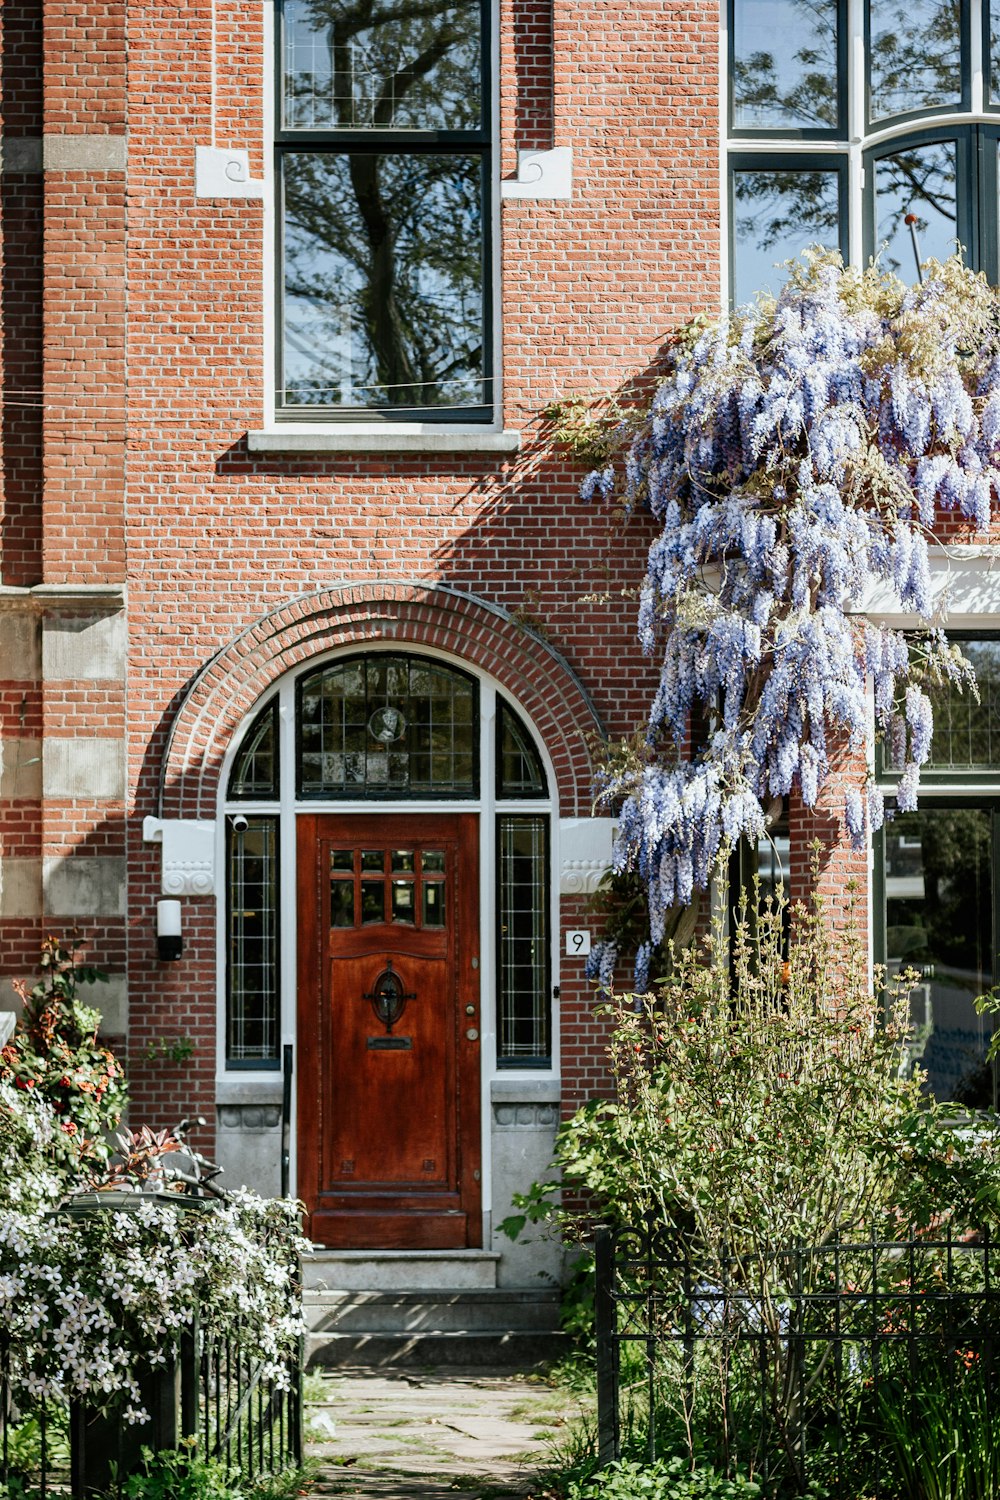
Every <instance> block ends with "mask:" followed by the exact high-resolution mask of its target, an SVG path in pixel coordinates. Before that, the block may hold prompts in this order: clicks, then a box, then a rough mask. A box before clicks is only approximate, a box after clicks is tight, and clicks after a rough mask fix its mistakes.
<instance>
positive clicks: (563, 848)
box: [559, 818, 615, 896]
mask: <svg viewBox="0 0 1000 1500" xmlns="http://www.w3.org/2000/svg"><path fill="white" fill-rule="evenodd" d="M614 835H615V822H614V819H613V818H561V819H560V820H559V894H560V895H561V896H592V895H593V893H594V892H595V891H596V890H597V887H598V886H599V885H600V883H601V879H602V877H603V876H604V873H605V871H606V870H608V869H609V868H610V866H611V848H612V845H613V843H614Z"/></svg>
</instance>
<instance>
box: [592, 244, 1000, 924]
mask: <svg viewBox="0 0 1000 1500" xmlns="http://www.w3.org/2000/svg"><path fill="white" fill-rule="evenodd" d="M617 448H618V455H617V456H618V457H620V459H621V460H622V462H623V473H621V471H620V467H619V464H618V463H617V462H616V461H615V458H614V457H612V460H611V461H610V462H609V463H608V464H607V465H606V466H605V467H602V468H599V469H598V470H596V471H595V472H594V473H592V474H591V475H590V476H589V477H588V479H587V481H586V482H585V485H584V494H585V496H594V495H601V496H604V497H606V498H607V497H610V496H611V495H612V494H613V493H621V494H623V495H624V499H625V503H626V506H627V507H628V508H629V509H634V508H636V507H638V506H644V507H646V508H647V509H648V510H649V511H650V512H651V513H652V515H653V516H654V517H655V518H656V519H657V521H658V522H660V524H661V531H660V534H659V535H658V537H657V539H656V540H655V541H654V543H653V544H652V546H651V547H650V551H649V561H648V568H647V574H646V578H645V582H644V584H643V588H642V597H641V605H640V611H639V633H640V637H641V641H642V646H643V649H644V650H645V651H646V653H647V654H649V655H651V656H655V657H657V658H658V659H659V660H660V662H661V671H660V681H659V687H658V690H657V692H656V694H655V697H654V700H653V703H652V707H651V710H650V715H649V723H648V728H647V735H646V747H645V750H644V752H643V753H642V754H640V755H638V756H637V755H635V754H632V755H630V756H625V757H623V758H621V759H619V761H617V762H616V763H613V764H612V766H611V767H610V769H609V770H608V771H607V772H606V773H605V776H604V779H603V785H602V790H601V796H602V800H603V801H604V803H605V805H607V806H614V807H615V808H616V810H618V814H619V821H618V839H617V846H616V850H615V864H616V868H617V869H618V870H637V871H638V872H639V873H640V874H641V876H642V877H643V879H644V880H645V881H646V883H647V885H648V891H649V911H650V928H651V936H652V939H653V941H654V942H659V941H660V940H661V938H662V936H663V931H664V918H665V914H666V912H667V911H668V909H669V908H671V907H673V906H676V905H678V904H685V903H688V902H689V901H690V900H691V898H692V893H693V891H694V890H695V889H705V888H706V887H707V885H708V882H709V879H710V877H711V875H712V871H713V869H714V867H715V866H716V863H717V861H718V859H719V858H720V855H722V854H724V852H725V850H726V849H727V848H729V847H732V846H734V845H735V844H736V842H737V841H738V840H739V839H741V838H748V839H758V838H760V837H762V836H763V834H764V831H765V822H766V809H767V808H768V806H769V805H770V804H771V802H772V801H773V799H775V798H778V797H783V796H786V795H787V794H788V793H789V792H791V791H792V790H793V788H795V789H797V790H798V791H799V793H800V794H801V797H802V800H803V802H804V803H805V804H806V806H809V807H811V806H813V805H815V803H816V802H817V799H818V797H819V794H820V792H821V790H822V788H823V786H824V784H825V782H826V780H827V778H828V776H829V774H830V769H831V755H832V754H833V753H834V751H835V750H836V749H838V748H840V747H842V746H846V747H847V748H849V750H850V751H852V752H854V753H855V755H854V759H853V761H852V765H853V766H854V768H855V769H854V772H853V775H852V773H851V771H850V770H848V771H847V773H846V780H847V786H846V797H845V805H844V815H845V818H846V823H847V827H848V829H849V832H850V835H851V839H852V841H853V843H854V845H855V847H858V848H860V847H863V846H864V844H865V841H866V840H867V838H868V835H869V831H870V830H871V829H873V828H877V827H878V826H879V825H880V824H881V822H882V820H883V817H884V808H883V801H882V795H881V793H880V791H879V789H878V787H877V785H876V784H875V782H874V781H873V780H872V779H871V776H870V775H869V774H866V772H865V767H866V766H870V765H871V763H872V749H873V746H872V736H873V734H876V735H878V736H880V737H884V739H885V740H886V741H887V744H888V747H889V754H890V756H891V763H892V764H893V765H894V766H896V767H897V768H898V769H899V770H900V771H901V777H900V781H899V787H898V793H897V803H898V806H899V807H900V808H901V809H904V810H906V809H911V808H912V807H913V806H914V804H915V800H916V795H917V788H918V782H919V773H920V767H921V765H922V764H923V763H924V762H925V761H926V760H927V757H928V755H929V752H930V746H931V732H932V727H933V719H932V711H931V702H930V698H929V697H928V694H927V692H926V688H927V686H928V685H929V684H933V683H935V682H941V681H944V680H951V681H953V682H957V683H959V684H961V685H968V686H973V687H974V684H973V683H972V675H971V668H970V667H969V665H968V663H966V662H965V660H964V659H963V657H962V656H961V654H960V652H959V651H958V650H957V649H956V648H954V647H952V646H949V644H948V642H947V640H946V638H945V636H944V634H943V632H942V630H941V629H940V628H935V627H936V622H934V621H932V618H931V617H932V599H931V588H930V577H929V571H928V552H927V541H928V537H929V536H930V535H932V534H933V527H934V525H935V521H936V518H937V517H938V516H939V514H940V512H941V510H951V511H957V512H959V513H960V514H961V515H962V516H963V517H966V518H967V519H968V520H969V521H970V522H972V523H973V526H974V528H975V529H977V530H982V529H984V528H985V527H986V526H987V525H988V523H989V520H990V513H991V505H992V502H993V499H994V497H995V496H998V495H1000V467H998V466H1000V298H998V295H997V293H996V292H995V291H994V290H993V289H991V288H990V287H989V286H988V285H987V283H986V281H985V279H984V278H983V277H981V276H978V275H975V274H973V273H972V272H970V271H969V270H968V269H966V268H965V267H964V266H963V265H962V264H961V262H960V261H958V260H957V259H956V260H951V261H947V262H945V263H943V264H940V265H939V264H936V263H933V262H932V263H930V264H929V265H928V267H927V269H926V274H925V280H924V283H923V285H922V286H918V287H914V288H907V287H905V286H903V284H902V283H901V282H899V281H898V280H897V279H896V278H895V277H892V276H890V275H887V274H884V273H882V272H880V271H878V270H877V269H872V270H869V271H868V272H866V273H864V274H862V273H859V272H855V271H845V270H844V269H843V267H842V266H841V265H840V263H839V261H838V260H836V259H835V258H834V257H832V256H830V255H828V254H825V253H822V254H821V253H816V254H814V255H812V256H809V257H807V258H806V260H805V263H804V264H800V265H798V266H797V267H795V268H793V270H792V273H791V276H790V279H789V281H788V283H787V285H786V287H785V289H784V291H783V292H782V294H781V296H780V297H779V298H778V299H777V301H776V302H775V301H773V300H770V299H769V300H767V301H762V302H761V303H760V304H759V305H757V306H755V307H752V308H749V309H743V310H742V311H741V312H740V313H738V314H734V315H733V316H732V317H730V318H724V319H720V320H718V321H717V322H715V323H713V324H711V325H709V326H707V327H705V329H704V331H702V332H701V333H700V335H699V336H698V337H697V338H696V340H695V341H694V342H693V343H692V344H691V345H690V346H689V347H688V348H686V349H684V351H683V352H682V353H680V354H679V356H678V357H677V359H676V363H675V366H674V368H673V370H672V372H671V373H670V374H669V375H668V377H667V378H666V380H665V381H664V382H663V384H662V385H660V387H659V389H658V390H657V392H656V395H655V396H654V398H653V400H652V402H651V405H650V406H649V408H648V410H646V411H645V412H644V413H642V414H640V416H639V417H638V418H636V419H635V420H633V421H632V422H631V423H630V424H628V425H627V426H623V427H622V428H620V429H619V430H618V434H617ZM876 582H881V583H885V584H890V585H891V586H892V588H893V589H894V591H895V594H896V596H897V598H898V600H899V602H900V605H901V606H902V608H903V609H904V610H906V611H907V612H911V613H912V614H913V615H914V616H916V617H918V618H919V619H920V620H921V621H922V622H924V624H925V626H926V627H927V628H926V629H925V630H924V631H923V632H922V633H921V635H920V638H919V640H918V641H915V639H914V637H913V636H912V635H904V634H903V633H902V632H901V631H899V630H896V629H892V628H889V627H888V626H885V625H882V624H879V623H876V622H875V621H872V620H869V619H866V618H865V617H864V616H863V615H861V614H859V613H855V612H852V611H854V610H856V609H857V608H858V606H859V605H860V603H861V601H862V600H863V598H864V596H865V594H866V592H867V590H868V589H869V587H870V586H871V585H872V584H873V583H876ZM870 689H871V696H870V692H869V690H870ZM872 698H873V701H874V717H873V716H872V709H871V702H872ZM699 722H700V723H703V724H704V726H705V728H704V732H703V733H702V734H700V735H699V734H698V733H697V732H696V733H695V735H694V738H693V739H692V738H689V735H690V730H691V726H692V725H696V724H698V723H699ZM839 775H840V771H839V770H838V776H839Z"/></svg>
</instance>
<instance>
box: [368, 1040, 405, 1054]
mask: <svg viewBox="0 0 1000 1500" xmlns="http://www.w3.org/2000/svg"><path fill="white" fill-rule="evenodd" d="M412 1046H413V1038H412V1037H411V1036H370V1037H369V1038H368V1051H369V1052H409V1050H410V1048H411V1047H412Z"/></svg>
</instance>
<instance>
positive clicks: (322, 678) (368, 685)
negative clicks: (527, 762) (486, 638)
mask: <svg viewBox="0 0 1000 1500" xmlns="http://www.w3.org/2000/svg"><path fill="white" fill-rule="evenodd" d="M478 698H479V695H478V689H477V685H476V682H475V680H474V679H473V678H471V677H467V676H466V675H465V673H464V672H459V671H457V670H456V669H455V668H454V667H448V666H445V665H444V664H443V663H441V662H436V661H431V660H428V659H427V658H425V657H419V656H395V655H388V654H385V655H381V654H379V655H371V656H364V657H353V658H350V659H349V660H347V661H343V662H337V663H336V664H335V665H333V666H329V667H324V668H323V669H322V670H321V671H319V672H315V673H313V674H311V675H310V676H309V677H307V678H306V679H305V680H304V681H303V682H302V684H301V685H300V688H299V697H298V789H299V795H300V796H301V797H304V798H309V797H313V798H339V797H350V798H361V799H364V798H366V797H379V798H383V797H435V798H457V797H475V796H477V795H478V792H479V744H478V740H479V701H478Z"/></svg>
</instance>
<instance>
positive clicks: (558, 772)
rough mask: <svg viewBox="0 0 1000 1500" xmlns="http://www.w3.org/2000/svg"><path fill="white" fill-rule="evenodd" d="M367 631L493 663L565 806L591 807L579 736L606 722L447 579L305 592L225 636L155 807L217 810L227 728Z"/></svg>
mask: <svg viewBox="0 0 1000 1500" xmlns="http://www.w3.org/2000/svg"><path fill="white" fill-rule="evenodd" d="M372 641H391V642H392V643H393V644H394V645H395V644H398V645H400V646H404V645H405V646H413V647H428V646H430V647H435V648H437V649H438V650H441V651H445V652H448V653H449V654H450V655H452V656H454V657H455V658H456V659H458V660H459V661H460V662H464V663H465V664H467V665H469V666H473V667H479V668H481V669H482V670H483V671H485V672H489V673H490V674H491V675H492V676H493V677H495V678H496V679H497V681H498V682H500V683H501V684H502V685H503V686H504V687H505V688H506V689H507V691H508V692H509V693H510V694H511V695H512V697H514V698H515V699H516V700H517V701H518V702H519V703H520V704H521V706H522V707H523V709H524V711H525V712H526V713H527V714H528V715H529V716H530V717H531V719H532V720H533V721H534V723H535V726H536V727H537V729H538V731H539V733H540V734H541V736H542V738H543V740H544V742H545V745H546V748H547V750H548V753H549V755H550V757H551V760H552V765H553V768H554V771H555V776H556V783H557V787H558V796H559V807H560V811H561V813H562V815H563V816H564V817H567V816H568V817H573V816H578V817H583V816H586V815H587V814H588V813H589V812H590V804H591V777H592V768H591V762H590V756H589V754H588V752H587V745H586V741H587V738H588V736H589V735H591V734H595V733H596V734H602V733H603V728H602V725H601V722H600V720H599V718H598V716H597V713H596V710H595V709H594V706H593V704H592V703H591V701H590V699H589V697H588V695H587V693H586V690H585V689H584V687H583V686H582V684H581V683H580V681H579V679H578V678H577V676H576V674H575V673H574V672H573V670H572V668H571V667H570V666H569V664H568V663H567V662H566V661H565V660H564V659H563V657H561V656H560V655H559V653H558V652H557V651H555V650H554V649H553V648H552V646H550V645H549V644H548V643H547V642H545V641H543V640H541V639H539V637H538V636H536V635H534V634H532V633H531V632H530V631H527V630H525V629H524V628H523V626H520V625H518V624H517V622H516V621H514V620H512V619H511V617H510V615H509V614H507V613H506V611H504V610H501V609H499V608H497V607H496V606H494V605H491V604H487V603H486V602H485V601H484V600H482V599H477V598H476V597H475V596H474V595H471V594H464V593H461V592H460V591H459V590H457V589H454V588H450V587H448V586H447V585H442V584H430V585H428V584H420V583H407V582H398V583H396V582H389V583H385V582H379V583H354V584H343V585H340V586H337V587H333V588H329V589H323V590H321V591H320V592H319V593H316V594H310V595H305V596H301V597H299V598H297V599H293V600H291V601H289V603H287V604H284V605H282V606H281V608H280V609H276V610H274V611H273V612H272V613H271V614H268V615H265V616H264V617H263V618H262V619H260V620H258V621H257V622H256V623H255V624H253V625H251V626H249V627H248V628H247V629H246V630H245V631H243V633H242V634H241V635H239V636H237V638H236V639H235V640H234V641H232V642H230V644H229V645H228V646H225V647H223V649H222V650H221V651H219V652H218V653H217V655H216V656H214V657H213V658H212V660H211V661H210V662H208V663H207V664H206V666H205V667H204V668H203V669H202V671H201V672H200V673H199V674H198V676H197V677H196V678H195V679H194V682H193V683H192V685H191V687H190V689H189V691H188V693H187V695H186V696H185V698H184V700H183V702H182V703H181V706H180V708H179V709H178V711H177V714H176V717H175V719H174V722H173V725H172V728H171V732H170V737H169V740H168V743H167V748H166V752H165V754H164V759H163V768H162V774H161V783H160V815H161V816H162V817H165V818H213V817H214V816H215V807H216V796H217V792H218V778H219V771H220V768H221V765H222V761H223V758H224V756H225V753H226V750H227V749H228V747H229V744H230V741H231V739H232V736H233V734H234V733H235V732H236V730H237V729H238V727H239V725H240V724H241V722H242V721H243V719H244V718H245V716H246V715H247V714H248V713H249V712H250V710H251V709H252V708H253V706H254V704H255V703H257V702H258V701H259V699H260V698H261V696H262V695H263V694H264V693H265V692H266V691H267V689H268V688H269V687H270V686H271V684H272V683H274V682H276V681H277V680H278V678H280V677H282V676H284V675H285V673H287V672H289V671H291V670H293V669H294V668H295V667H297V666H300V665H301V666H304V665H305V664H306V663H308V662H309V661H310V660H311V659H313V658H314V657H315V656H317V655H318V654H320V653H322V652H325V651H331V650H335V649H337V648H340V647H346V646H361V645H365V644H370V643H371V642H372Z"/></svg>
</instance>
